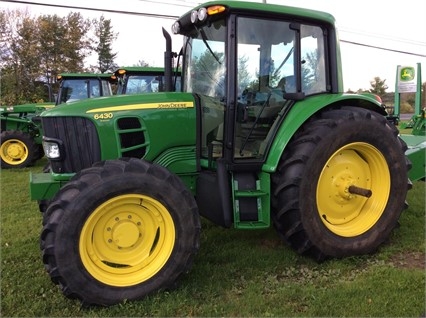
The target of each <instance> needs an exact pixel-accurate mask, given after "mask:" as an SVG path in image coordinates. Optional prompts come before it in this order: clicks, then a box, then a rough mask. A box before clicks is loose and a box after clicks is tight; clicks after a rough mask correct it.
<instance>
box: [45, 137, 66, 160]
mask: <svg viewBox="0 0 426 318" xmlns="http://www.w3.org/2000/svg"><path fill="white" fill-rule="evenodd" d="M43 150H44V154H45V155H46V157H47V158H48V159H51V160H59V159H62V156H63V155H64V154H63V147H62V142H61V141H60V140H54V139H51V138H43Z"/></svg>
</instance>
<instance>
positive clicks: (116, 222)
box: [104, 213, 143, 249]
mask: <svg viewBox="0 0 426 318" xmlns="http://www.w3.org/2000/svg"><path fill="white" fill-rule="evenodd" d="M105 229H106V231H105V235H104V239H105V241H106V242H108V245H109V246H110V247H112V248H114V249H123V248H130V247H133V246H135V245H137V243H138V241H139V240H140V239H141V237H142V231H143V229H142V221H141V220H140V219H138V218H137V217H136V216H134V215H132V214H130V213H122V214H120V215H118V216H115V217H113V218H111V219H110V220H109V222H107V224H106V227H105Z"/></svg>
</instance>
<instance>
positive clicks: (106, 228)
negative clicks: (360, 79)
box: [30, 1, 411, 306]
mask: <svg viewBox="0 0 426 318" xmlns="http://www.w3.org/2000/svg"><path fill="white" fill-rule="evenodd" d="M172 30H173V32H174V33H175V34H180V35H182V36H183V37H184V45H183V48H182V50H181V52H182V61H183V63H182V68H181V71H182V89H181V91H179V92H170V90H171V89H170V88H171V87H172V86H173V77H172V73H173V71H172V65H173V61H172V60H173V57H174V56H176V54H175V53H173V52H171V37H170V35H169V34H168V33H167V32H166V31H165V30H163V34H164V36H165V38H166V52H165V54H164V56H165V86H166V89H165V90H166V92H160V93H150V94H139V95H126V96H112V97H109V98H102V99H90V100H84V101H80V102H78V103H75V104H74V107H72V109H71V108H70V109H65V108H64V107H62V106H60V107H55V108H53V109H51V110H48V111H45V112H43V114H42V115H41V121H42V124H43V130H44V137H43V147H44V150H45V153H46V156H47V157H48V159H49V162H50V164H51V172H50V173H44V174H43V173H40V174H31V176H30V192H31V198H32V199H33V200H38V201H42V202H48V205H47V209H46V210H45V211H44V212H43V229H42V232H41V243H40V246H41V250H42V255H43V257H42V258H43V263H44V265H45V268H46V270H47V272H48V274H49V275H50V277H51V279H52V281H53V282H54V283H56V284H58V285H59V286H60V288H61V290H62V292H63V293H64V295H66V296H67V297H70V298H76V299H79V300H80V301H81V302H82V303H83V304H84V305H91V304H96V305H105V306H107V305H112V304H116V303H120V302H122V301H126V300H136V299H143V298H144V297H146V296H147V295H149V294H151V293H154V292H156V291H159V290H164V289H168V288H170V287H172V286H175V284H176V282H177V281H178V279H179V277H181V276H182V275H183V274H185V273H187V272H188V271H189V270H190V268H191V264H192V262H193V259H194V256H195V255H196V253H197V251H198V249H199V246H200V231H201V222H200V220H201V217H203V218H206V219H208V220H211V221H212V222H214V223H215V224H217V225H219V226H223V227H225V228H229V227H234V228H237V229H245V230H256V229H265V228H268V227H270V226H273V227H274V228H275V229H276V231H277V233H278V235H279V236H280V237H281V238H282V240H283V241H284V242H286V243H288V244H289V246H291V247H292V248H293V249H294V250H295V252H296V253H299V254H301V255H306V256H307V257H312V258H313V259H315V260H317V261H323V260H326V259H328V258H343V257H349V256H353V255H362V254H369V253H373V252H375V251H377V250H378V248H379V247H380V246H381V244H382V243H383V242H385V241H386V240H388V239H389V236H390V234H391V232H392V230H393V229H394V228H395V227H396V226H397V224H398V220H399V217H400V215H401V213H402V211H403V209H404V208H405V207H406V202H405V200H406V194H407V191H408V189H409V187H410V184H411V183H410V180H409V178H408V170H409V167H410V162H409V160H408V159H407V157H406V156H405V154H404V152H405V151H406V149H407V146H406V144H405V143H404V142H403V141H402V140H401V139H400V138H399V136H398V130H397V128H396V127H395V125H393V124H391V123H390V122H389V121H388V120H387V118H386V116H387V113H386V111H385V110H384V108H383V107H382V106H381V104H380V102H378V101H377V100H376V99H375V98H372V97H370V96H365V95H357V94H345V93H343V81H342V72H341V58H340V48H339V41H338V36H337V31H336V29H335V20H334V18H333V17H332V16H331V15H329V14H327V13H324V12H318V11H312V10H306V9H301V8H294V7H287V6H280V5H271V4H260V3H253V2H243V1H213V2H208V3H206V4H202V5H199V6H197V7H196V8H194V9H193V10H191V11H189V12H188V13H186V14H185V15H183V16H182V17H180V18H179V19H178V20H177V21H176V22H175V23H174V24H173V27H172ZM43 210H44V208H43Z"/></svg>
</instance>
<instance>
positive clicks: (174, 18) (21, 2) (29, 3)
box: [1, 0, 178, 20]
mask: <svg viewBox="0 0 426 318" xmlns="http://www.w3.org/2000/svg"><path fill="white" fill-rule="evenodd" d="M1 1H3V2H10V3H18V4H27V5H36V6H47V7H54V8H63V9H76V10H87V11H97V12H108V13H118V14H129V15H138V16H146V17H152V18H162V19H173V20H176V19H177V18H178V16H174V15H165V14H157V13H145V12H134V11H133V12H132V11H123V10H115V9H114V10H111V9H99V8H88V7H77V6H67V5H63V4H46V3H38V2H32V1H21V0H1Z"/></svg>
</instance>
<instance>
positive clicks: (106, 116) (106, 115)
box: [93, 113, 114, 120]
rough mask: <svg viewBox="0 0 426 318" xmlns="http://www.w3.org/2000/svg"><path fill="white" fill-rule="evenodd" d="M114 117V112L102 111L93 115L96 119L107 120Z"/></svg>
mask: <svg viewBox="0 0 426 318" xmlns="http://www.w3.org/2000/svg"><path fill="white" fill-rule="evenodd" d="M112 117H114V114H113V113H101V114H95V115H94V116H93V118H94V119H96V120H99V119H100V120H102V119H103V120H105V119H111V118H112Z"/></svg>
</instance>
